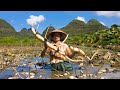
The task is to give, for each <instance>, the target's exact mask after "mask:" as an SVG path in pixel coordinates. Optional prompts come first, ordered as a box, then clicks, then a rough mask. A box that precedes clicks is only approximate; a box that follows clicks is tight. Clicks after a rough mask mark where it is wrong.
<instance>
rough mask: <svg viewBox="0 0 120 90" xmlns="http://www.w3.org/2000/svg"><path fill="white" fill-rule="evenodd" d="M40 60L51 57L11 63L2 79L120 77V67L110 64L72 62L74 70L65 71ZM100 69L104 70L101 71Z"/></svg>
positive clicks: (1, 76) (3, 73)
mask: <svg viewBox="0 0 120 90" xmlns="http://www.w3.org/2000/svg"><path fill="white" fill-rule="evenodd" d="M39 62H46V63H49V58H40V57H35V58H32V59H24V60H19V65H14V64H11V66H9V67H7V68H4V69H1V70H0V79H70V77H71V76H72V77H74V78H73V79H76V78H78V79H120V69H116V68H111V67H110V66H109V65H108V64H104V65H103V66H102V68H101V66H94V67H92V66H91V65H85V66H84V67H83V66H80V65H79V64H77V63H71V64H72V65H73V68H74V70H73V71H69V72H63V71H51V69H50V67H51V66H50V65H48V66H47V67H43V66H40V65H37V64H36V63H39ZM100 68H101V69H100ZM99 69H100V70H101V71H102V70H103V71H104V72H99V71H98V70H99ZM107 69H108V71H109V72H108V71H107ZM105 70H106V71H105ZM110 70H111V72H110ZM115 71H116V72H115ZM97 72H99V73H97Z"/></svg>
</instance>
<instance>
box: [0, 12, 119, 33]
mask: <svg viewBox="0 0 120 90" xmlns="http://www.w3.org/2000/svg"><path fill="white" fill-rule="evenodd" d="M0 19H3V20H5V21H7V22H8V23H9V24H10V25H12V26H13V27H14V28H15V30H16V31H17V32H19V31H21V29H22V28H27V29H29V28H31V27H32V25H34V28H35V29H36V30H37V31H38V32H39V33H41V34H42V32H43V31H44V30H45V29H46V28H47V27H48V26H49V25H51V26H53V27H54V28H55V29H59V28H62V27H64V26H66V25H67V24H68V23H69V22H71V21H72V20H74V19H78V20H82V21H84V22H85V23H87V22H88V21H89V20H90V19H96V20H98V21H99V22H101V23H102V24H103V25H105V26H107V27H111V25H113V24H118V25H120V11H0Z"/></svg>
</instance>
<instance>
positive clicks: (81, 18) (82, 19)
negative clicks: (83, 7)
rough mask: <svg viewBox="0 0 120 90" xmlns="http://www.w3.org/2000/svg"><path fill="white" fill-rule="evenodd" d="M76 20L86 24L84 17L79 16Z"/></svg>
mask: <svg viewBox="0 0 120 90" xmlns="http://www.w3.org/2000/svg"><path fill="white" fill-rule="evenodd" d="M75 19H77V20H81V21H83V22H85V18H84V17H80V16H78V17H77V18H75Z"/></svg>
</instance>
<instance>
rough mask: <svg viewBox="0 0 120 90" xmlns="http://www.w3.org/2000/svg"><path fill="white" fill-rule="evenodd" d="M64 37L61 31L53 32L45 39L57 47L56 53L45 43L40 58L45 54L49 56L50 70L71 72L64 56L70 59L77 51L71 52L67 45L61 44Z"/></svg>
mask: <svg viewBox="0 0 120 90" xmlns="http://www.w3.org/2000/svg"><path fill="white" fill-rule="evenodd" d="M66 36H67V34H66V33H65V32H63V31H61V30H53V31H52V32H50V33H49V34H47V39H48V40H50V41H52V42H51V43H52V44H53V45H54V46H56V47H57V51H55V50H53V49H51V48H49V47H48V45H47V44H46V42H45V43H44V49H43V51H42V53H41V57H44V56H45V55H46V54H48V55H50V62H51V66H52V69H56V70H61V71H70V70H73V67H72V65H71V64H70V63H69V62H68V61H66V58H65V57H64V55H67V56H68V57H69V58H72V57H73V56H74V55H75V53H76V52H77V51H76V52H73V51H71V49H70V48H69V47H68V45H67V44H65V43H64V42H63V41H64V39H65V38H66Z"/></svg>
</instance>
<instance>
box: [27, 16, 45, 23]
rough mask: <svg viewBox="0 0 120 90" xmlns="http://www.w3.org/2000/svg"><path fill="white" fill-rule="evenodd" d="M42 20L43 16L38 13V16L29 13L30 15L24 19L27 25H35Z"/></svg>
mask: <svg viewBox="0 0 120 90" xmlns="http://www.w3.org/2000/svg"><path fill="white" fill-rule="evenodd" d="M44 20H45V17H44V16H43V15H39V16H34V15H30V17H29V18H28V19H26V21H27V24H29V25H37V23H40V22H42V21H44Z"/></svg>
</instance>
